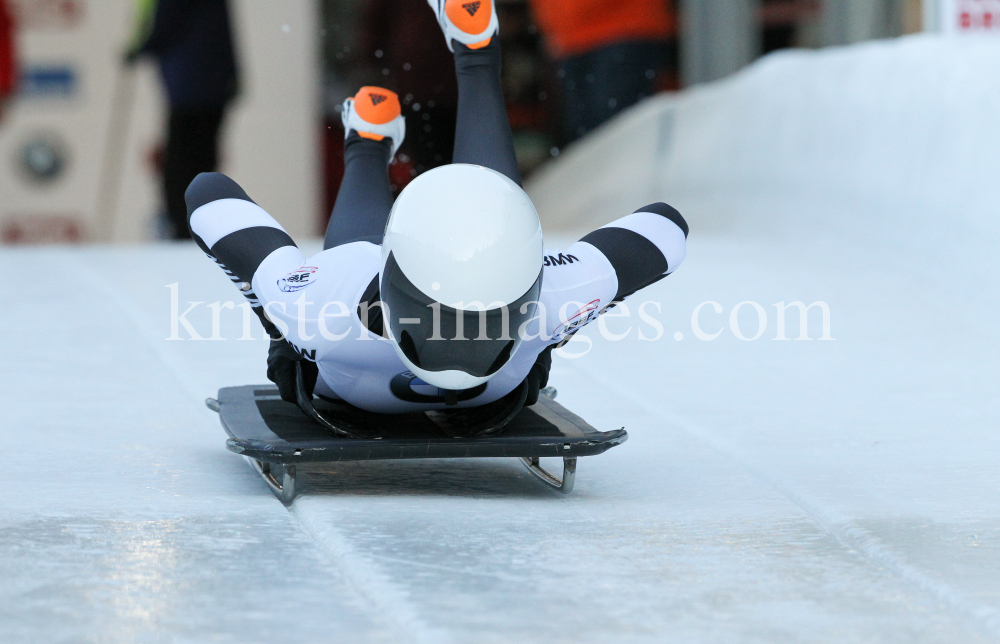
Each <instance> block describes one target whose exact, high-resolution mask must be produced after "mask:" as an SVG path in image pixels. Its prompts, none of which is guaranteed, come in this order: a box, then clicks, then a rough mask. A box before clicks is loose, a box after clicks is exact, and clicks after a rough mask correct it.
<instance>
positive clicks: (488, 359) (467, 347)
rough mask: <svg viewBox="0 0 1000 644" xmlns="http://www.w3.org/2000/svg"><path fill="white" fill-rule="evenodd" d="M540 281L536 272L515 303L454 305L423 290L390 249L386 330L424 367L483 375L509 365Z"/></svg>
mask: <svg viewBox="0 0 1000 644" xmlns="http://www.w3.org/2000/svg"><path fill="white" fill-rule="evenodd" d="M541 285H542V273H541V271H539V273H538V279H536V280H535V283H534V284H532V285H531V288H529V289H528V291H527V292H526V293H525V294H524V295H522V296H521V297H520V298H518V299H517V301H516V302H512V303H510V304H508V305H507V306H503V307H498V308H493V309H489V310H485V311H465V310H458V309H454V308H452V307H450V306H445V305H444V304H442V303H440V302H438V301H437V300H435V299H433V298H430V297H427V296H426V295H424V294H423V293H422V292H421V291H420V289H418V288H417V287H416V286H414V285H413V283H412V282H410V280H409V279H407V277H406V275H404V274H403V271H402V270H400V268H399V265H398V264H397V263H396V258H395V257H393V255H392V253H389V258H388V260H387V261H386V264H385V270H384V272H383V274H382V283H381V285H380V291H381V300H382V302H383V303H384V304H385V306H386V308H387V309H388V310H387V311H385V312H384V314H385V315H386V316H387V319H388V320H389V332H390V333H391V334H392V337H393V338H394V339H395V340H396V343H397V344H398V345H399V347H400V349H402V350H403V354H404V355H405V356H406V357H407V358H408V359H409V360H410V362H412V363H413V364H415V365H416V366H418V367H420V368H421V369H424V370H426V371H448V370H456V371H462V372H465V373H467V374H469V375H471V376H475V377H477V378H482V377H485V376H491V375H493V374H495V373H496V372H497V371H499V370H500V369H501V367H503V366H504V365H505V364H507V361H508V360H510V357H511V356H512V355H513V354H514V351H515V350H516V349H517V347H518V345H519V344H520V343H521V338H520V336H519V334H518V329H519V328H520V327H521V324H523V323H524V322H526V321H527V320H530V319H531V318H532V316H534V314H535V306H536V304H535V303H536V302H537V301H538V294H539V292H540V291H541ZM490 304H493V303H492V302H483V303H482V305H483V306H484V307H485V306H489V305H490ZM525 305H527V306H525ZM522 307H523V308H524V312H523V313H522V312H521V309H522Z"/></svg>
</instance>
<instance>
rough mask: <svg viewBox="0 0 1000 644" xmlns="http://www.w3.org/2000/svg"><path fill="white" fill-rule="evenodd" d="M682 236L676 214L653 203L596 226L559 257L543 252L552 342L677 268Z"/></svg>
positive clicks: (682, 226)
mask: <svg viewBox="0 0 1000 644" xmlns="http://www.w3.org/2000/svg"><path fill="white" fill-rule="evenodd" d="M687 235H688V225H687V222H686V221H684V218H683V217H682V216H681V214H680V213H679V212H677V211H676V210H675V209H674V208H672V207H670V206H668V205H667V204H665V203H655V204H650V205H648V206H645V207H643V208H640V209H638V210H636V211H635V212H634V213H632V214H631V215H628V216H627V217H622V218H621V219H618V220H616V221H613V222H611V223H610V224H608V225H606V226H603V227H601V228H598V229H597V230H595V231H594V232H592V233H590V234H588V235H586V236H585V237H583V239H581V240H580V241H578V242H576V243H575V244H573V245H572V246H570V247H569V249H568V250H567V251H566V252H565V253H558V254H547V255H546V257H545V261H544V263H545V278H544V280H543V297H542V303H543V304H544V305H545V306H546V308H547V311H546V314H547V321H548V325H547V326H548V327H549V330H548V333H549V334H550V335H552V336H553V340H554V341H556V340H561V339H565V338H566V337H568V336H569V335H572V334H573V333H575V332H576V330H577V329H579V328H580V327H582V326H584V325H586V324H587V323H589V322H591V321H593V320H594V319H596V318H597V316H598V314H599V313H601V312H603V311H604V310H605V309H606V308H607V307H608V306H609V305H610V304H613V303H616V302H621V301H622V300H624V299H625V298H627V297H629V296H630V295H632V294H633V293H635V292H636V291H638V290H640V289H642V288H645V287H647V286H649V285H651V284H653V283H655V282H658V281H659V280H661V279H663V278H664V277H666V276H667V275H669V274H670V273H672V272H674V271H675V270H677V267H679V266H680V265H681V262H683V261H684V256H685V254H686V248H687Z"/></svg>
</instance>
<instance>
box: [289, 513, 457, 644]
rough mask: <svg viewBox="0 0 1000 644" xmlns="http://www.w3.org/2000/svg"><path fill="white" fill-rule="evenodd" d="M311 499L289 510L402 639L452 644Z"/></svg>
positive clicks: (407, 594) (430, 643) (354, 588)
mask: <svg viewBox="0 0 1000 644" xmlns="http://www.w3.org/2000/svg"><path fill="white" fill-rule="evenodd" d="M309 505H310V500H309V499H308V498H306V497H300V498H299V499H298V500H296V502H295V503H294V504H293V505H292V506H291V507H289V509H288V511H289V513H290V514H291V515H292V517H294V518H295V520H296V522H297V523H298V524H299V525H300V526H301V527H302V529H303V530H304V531H305V532H306V533H307V534H308V535H309V536H310V537H311V538H312V540H313V542H314V543H316V544H317V545H318V546H319V548H320V550H321V551H322V552H323V554H325V555H326V556H327V558H328V559H329V560H330V562H331V563H332V564H333V565H335V566H336V567H337V568H339V569H340V571H341V572H342V573H343V574H344V577H345V579H346V581H347V583H348V584H349V585H350V586H351V588H352V589H353V590H354V592H355V594H357V595H358V596H360V597H362V598H364V599H365V600H366V601H367V602H368V604H369V607H370V608H371V609H372V612H373V613H375V614H377V615H378V616H379V617H381V618H382V619H384V620H385V621H386V622H388V623H389V625H390V626H391V627H392V629H393V631H394V632H395V633H396V635H397V637H398V638H399V641H400V642H419V643H421V644H448V643H449V642H451V637H449V635H448V634H447V633H446V632H445V631H443V630H441V629H439V628H431V627H430V626H428V625H427V624H426V623H425V622H424V620H423V619H422V618H421V617H420V614H419V613H418V611H417V609H416V607H415V606H414V605H413V604H412V603H411V601H410V596H409V593H408V592H406V591H405V590H403V589H402V588H400V587H399V586H398V585H397V584H396V583H395V582H393V581H392V579H390V578H389V576H388V575H387V574H385V573H384V572H383V571H382V570H381V569H380V568H379V566H378V565H377V564H376V563H375V562H373V561H371V560H370V559H369V558H367V557H365V556H364V555H363V554H361V553H359V552H358V551H357V550H356V549H355V548H354V546H353V545H352V544H351V542H350V540H349V539H347V538H346V537H344V535H342V534H341V533H340V531H338V530H337V529H336V528H335V527H333V526H332V525H330V524H329V523H327V522H324V521H323V519H329V517H328V516H323V515H322V513H320V512H318V511H316V510H310V509H309V508H308V507H306V506H309Z"/></svg>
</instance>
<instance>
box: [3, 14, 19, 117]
mask: <svg viewBox="0 0 1000 644" xmlns="http://www.w3.org/2000/svg"><path fill="white" fill-rule="evenodd" d="M16 79H17V63H16V58H15V56H14V19H13V18H12V17H11V15H10V10H9V9H8V8H7V2H6V0H0V123H3V118H4V114H5V113H6V111H7V102H8V99H9V98H10V95H11V94H13V93H14V86H15V81H16Z"/></svg>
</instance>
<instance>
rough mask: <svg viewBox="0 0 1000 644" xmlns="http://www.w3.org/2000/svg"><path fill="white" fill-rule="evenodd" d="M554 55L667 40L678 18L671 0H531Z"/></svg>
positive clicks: (558, 56) (672, 34) (536, 18)
mask: <svg viewBox="0 0 1000 644" xmlns="http://www.w3.org/2000/svg"><path fill="white" fill-rule="evenodd" d="M530 4H531V8H532V10H533V12H534V14H535V21H536V22H537V23H538V27H539V28H540V29H541V30H542V35H543V36H545V39H546V42H547V43H548V48H549V52H550V53H551V54H552V55H553V56H554V57H556V58H564V57H566V56H573V55H576V54H582V53H584V52H587V51H591V50H594V49H597V48H598V47H602V46H604V45H608V44H611V43H615V42H622V41H626V40H666V39H668V38H670V37H672V36H674V35H675V33H676V31H677V21H676V18H675V16H674V11H673V5H672V2H671V1H670V0H530Z"/></svg>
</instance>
